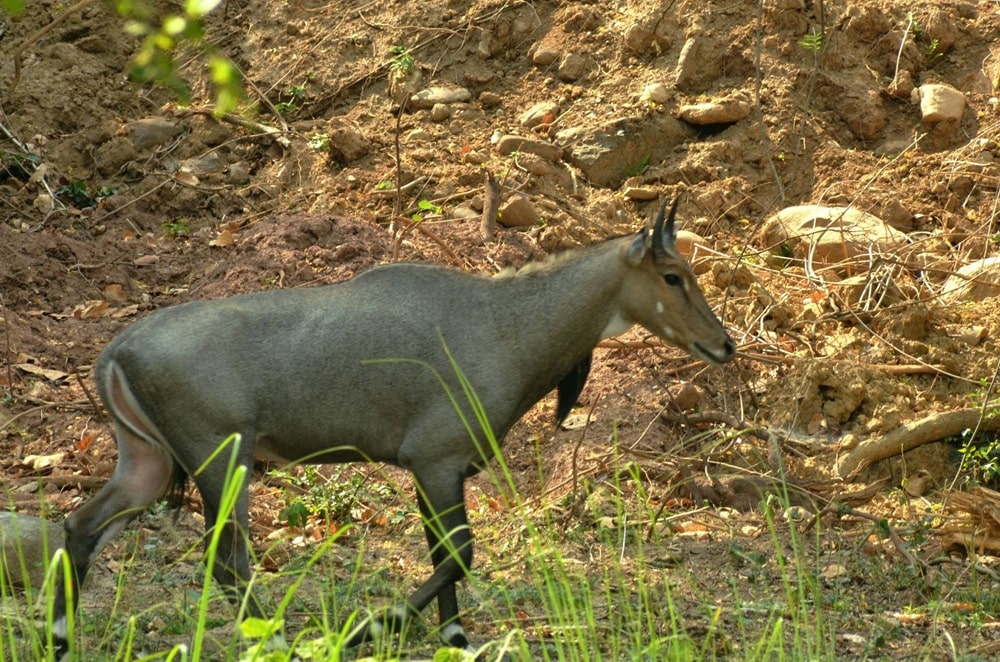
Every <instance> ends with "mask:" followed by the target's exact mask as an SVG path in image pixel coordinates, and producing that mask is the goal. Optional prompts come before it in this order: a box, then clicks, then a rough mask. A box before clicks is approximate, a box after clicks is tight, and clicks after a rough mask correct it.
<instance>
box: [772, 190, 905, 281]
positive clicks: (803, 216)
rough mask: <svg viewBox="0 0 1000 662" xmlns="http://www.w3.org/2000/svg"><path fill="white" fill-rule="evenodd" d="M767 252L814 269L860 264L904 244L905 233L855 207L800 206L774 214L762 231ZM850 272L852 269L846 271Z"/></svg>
mask: <svg viewBox="0 0 1000 662" xmlns="http://www.w3.org/2000/svg"><path fill="white" fill-rule="evenodd" d="M762 234H763V236H764V241H765V243H766V246H767V248H768V250H771V251H772V252H778V253H781V254H782V255H786V256H787V255H788V253H789V252H790V253H791V255H790V256H791V257H794V258H796V259H799V260H809V261H810V262H811V263H812V265H813V268H814V269H816V268H820V267H828V266H832V265H837V264H844V265H845V266H846V265H847V263H850V262H855V263H856V262H857V260H856V258H858V257H859V256H868V255H869V254H870V253H882V252H887V251H891V250H893V249H895V248H898V247H900V246H902V245H904V244H905V243H906V242H907V241H908V240H907V237H906V235H905V234H903V233H902V232H900V231H899V230H896V229H895V228H893V227H892V226H891V225H889V224H888V223H886V222H885V221H883V220H882V219H880V218H879V217H878V216H875V215H873V214H868V213H866V212H863V211H860V210H858V209H854V208H853V207H824V206H822V205H799V206H795V207H787V208H785V209H782V210H781V211H779V212H777V213H775V214H774V215H772V216H771V217H770V218H769V219H767V221H765V223H764V227H763V229H762ZM847 271H850V270H847Z"/></svg>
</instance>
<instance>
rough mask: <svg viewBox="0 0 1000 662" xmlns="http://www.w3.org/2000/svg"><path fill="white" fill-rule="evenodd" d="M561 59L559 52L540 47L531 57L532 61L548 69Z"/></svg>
mask: <svg viewBox="0 0 1000 662" xmlns="http://www.w3.org/2000/svg"><path fill="white" fill-rule="evenodd" d="M558 59H559V51H557V50H556V49H554V48H550V47H548V46H539V47H538V48H536V49H535V52H534V53H533V54H532V56H531V61H532V62H534V63H535V64H536V65H538V66H539V67H547V66H549V65H550V64H552V63H553V62H555V61H556V60H558Z"/></svg>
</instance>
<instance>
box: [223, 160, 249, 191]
mask: <svg viewBox="0 0 1000 662" xmlns="http://www.w3.org/2000/svg"><path fill="white" fill-rule="evenodd" d="M226 174H227V179H228V181H229V183H230V184H232V185H234V186H245V185H247V184H249V183H250V168H249V167H248V166H247V164H246V163H244V162H243V161H237V162H236V163H231V164H229V168H227V170H226Z"/></svg>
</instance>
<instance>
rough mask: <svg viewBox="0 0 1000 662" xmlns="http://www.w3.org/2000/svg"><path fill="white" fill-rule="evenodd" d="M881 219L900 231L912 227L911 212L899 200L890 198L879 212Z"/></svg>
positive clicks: (908, 229)
mask: <svg viewBox="0 0 1000 662" xmlns="http://www.w3.org/2000/svg"><path fill="white" fill-rule="evenodd" d="M881 216H882V219H883V220H885V222H886V223H888V224H889V225H891V226H892V227H894V228H896V229H897V230H899V231H900V232H909V231H910V230H912V229H913V212H911V211H910V210H909V209H907V208H906V207H904V206H903V204H902V203H901V202H900V201H899V200H890V201H889V202H888V203H887V204H886V205H885V207H884V208H883V209H882V212H881Z"/></svg>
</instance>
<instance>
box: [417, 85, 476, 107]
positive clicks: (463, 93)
mask: <svg viewBox="0 0 1000 662" xmlns="http://www.w3.org/2000/svg"><path fill="white" fill-rule="evenodd" d="M471 100H472V92H470V91H469V90H467V89H465V88H464V87H441V86H435V87H428V88H426V89H423V90H420V91H419V92H417V93H416V94H414V95H413V96H411V97H410V104H411V105H412V106H413V108H424V109H426V108H433V107H434V104H436V103H465V102H467V101H471Z"/></svg>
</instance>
